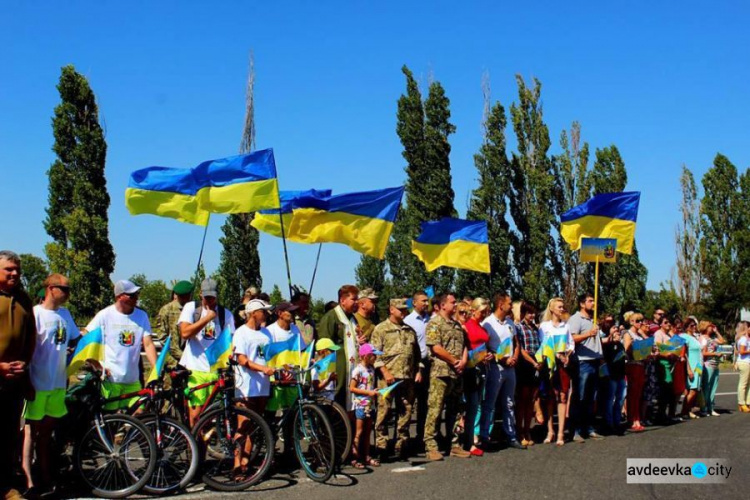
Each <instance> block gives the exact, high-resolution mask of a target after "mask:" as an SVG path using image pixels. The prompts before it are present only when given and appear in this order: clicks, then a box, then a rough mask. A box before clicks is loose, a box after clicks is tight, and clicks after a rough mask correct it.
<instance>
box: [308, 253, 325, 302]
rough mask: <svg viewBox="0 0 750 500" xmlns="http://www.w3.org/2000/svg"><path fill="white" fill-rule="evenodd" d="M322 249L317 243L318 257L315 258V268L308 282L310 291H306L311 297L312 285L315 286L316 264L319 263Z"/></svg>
mask: <svg viewBox="0 0 750 500" xmlns="http://www.w3.org/2000/svg"><path fill="white" fill-rule="evenodd" d="M322 248H323V244H322V243H318V256H317V257H315V267H314V268H313V274H312V279H311V280H310V289H309V290H308V291H307V293H308V294H310V296H311V297H312V289H313V285H314V284H315V275H316V274H317V272H318V262H320V250H321V249H322Z"/></svg>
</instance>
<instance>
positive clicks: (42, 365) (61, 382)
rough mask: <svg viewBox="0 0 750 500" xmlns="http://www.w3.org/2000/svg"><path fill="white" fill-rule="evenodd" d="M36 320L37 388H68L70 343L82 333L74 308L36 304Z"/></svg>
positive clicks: (34, 365)
mask: <svg viewBox="0 0 750 500" xmlns="http://www.w3.org/2000/svg"><path fill="white" fill-rule="evenodd" d="M34 319H35V320H36V332H37V335H36V349H35V350H34V356H33V357H32V358H31V366H30V367H29V374H30V376H31V383H32V385H33V386H34V389H36V390H37V391H51V390H54V389H65V387H66V386H67V378H68V377H67V374H66V364H67V356H68V352H67V350H68V344H69V343H70V341H71V340H75V339H77V338H78V337H80V336H81V332H80V331H79V330H78V327H77V326H76V324H75V321H73V317H72V316H71V315H70V312H69V311H68V310H67V309H65V308H64V307H60V308H58V309H57V310H51V309H45V308H44V307H42V306H41V305H36V306H34Z"/></svg>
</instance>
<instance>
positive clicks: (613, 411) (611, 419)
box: [604, 378, 625, 429]
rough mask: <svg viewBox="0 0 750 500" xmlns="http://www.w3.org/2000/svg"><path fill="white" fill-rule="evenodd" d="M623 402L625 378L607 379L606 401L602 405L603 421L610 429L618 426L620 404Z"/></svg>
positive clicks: (620, 417) (620, 410)
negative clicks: (604, 404) (603, 405)
mask: <svg viewBox="0 0 750 500" xmlns="http://www.w3.org/2000/svg"><path fill="white" fill-rule="evenodd" d="M624 402H625V379H624V378H622V379H620V380H613V379H609V390H608V391H607V402H606V406H605V407H604V421H605V422H607V425H608V426H609V428H610V429H617V428H618V427H620V420H621V419H622V405H623V403H624Z"/></svg>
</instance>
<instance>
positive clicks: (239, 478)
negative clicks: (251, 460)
mask: <svg viewBox="0 0 750 500" xmlns="http://www.w3.org/2000/svg"><path fill="white" fill-rule="evenodd" d="M247 474H248V472H247V466H245V467H242V466H240V467H235V468H234V469H232V479H233V480H234V481H235V482H237V483H242V482H244V481H246V480H247Z"/></svg>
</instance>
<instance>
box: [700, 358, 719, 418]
mask: <svg viewBox="0 0 750 500" xmlns="http://www.w3.org/2000/svg"><path fill="white" fill-rule="evenodd" d="M701 384H702V386H703V387H702V391H703V400H704V401H705V405H706V406H705V407H703V408H701V410H702V411H704V412H706V413H711V412H712V411H714V403H715V400H716V389H718V387H719V367H718V366H717V367H712V366H710V365H703V378H702V380H701Z"/></svg>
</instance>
